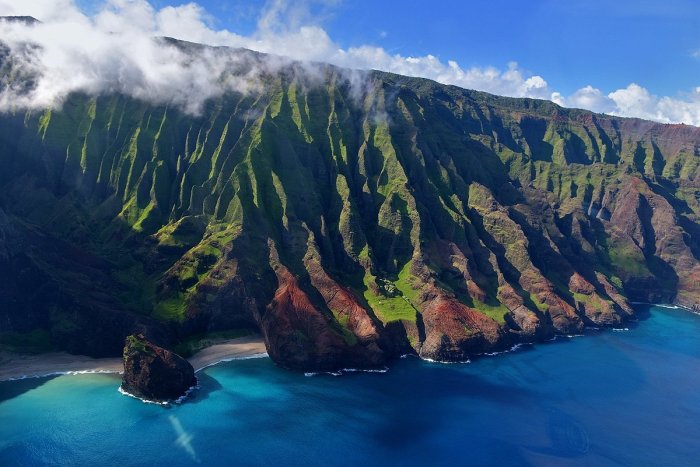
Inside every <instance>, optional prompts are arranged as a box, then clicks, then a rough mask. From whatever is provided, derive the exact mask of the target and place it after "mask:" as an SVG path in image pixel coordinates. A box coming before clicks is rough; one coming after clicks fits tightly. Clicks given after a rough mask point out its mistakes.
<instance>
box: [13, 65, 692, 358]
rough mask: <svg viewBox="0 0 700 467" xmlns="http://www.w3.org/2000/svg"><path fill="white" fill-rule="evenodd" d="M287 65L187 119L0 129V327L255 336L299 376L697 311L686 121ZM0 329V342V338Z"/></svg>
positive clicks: (145, 117) (83, 101) (100, 345)
mask: <svg viewBox="0 0 700 467" xmlns="http://www.w3.org/2000/svg"><path fill="white" fill-rule="evenodd" d="M317 71H318V73H317V74H320V75H321V76H320V77H318V76H313V77H311V76H309V75H308V73H306V72H305V71H304V69H303V68H301V67H299V66H297V65H294V64H291V65H289V66H288V67H286V68H283V69H281V70H280V71H279V72H277V73H274V74H266V75H264V76H263V77H262V78H261V80H262V81H261V83H259V84H260V86H259V88H260V90H259V91H256V92H253V93H251V94H247V95H241V94H235V93H231V94H228V95H226V96H225V97H222V98H220V99H216V100H212V101H210V102H207V103H206V106H205V109H204V111H203V113H202V114H201V116H197V117H195V116H191V115H187V114H185V113H183V112H181V111H180V110H178V109H177V108H168V107H158V106H154V105H151V104H148V103H145V102H138V101H135V100H132V99H129V98H127V97H124V96H120V95H109V96H100V97H88V96H82V95H74V96H71V97H70V98H69V99H68V101H67V102H66V103H65V105H64V106H63V107H62V109H60V110H46V111H28V112H25V111H16V112H15V113H12V114H4V115H1V116H0V168H1V169H2V170H1V171H0V188H1V189H0V239H2V242H1V243H0V266H2V267H1V268H0V269H1V272H0V275H1V276H2V277H1V279H2V280H1V281H0V282H1V283H0V332H2V333H4V334H5V335H7V336H10V335H12V336H15V337H16V336H17V335H18V334H21V333H29V332H32V331H35V330H36V329H44V330H46V331H48V332H49V333H50V336H51V341H52V343H53V345H54V346H57V347H60V348H65V349H68V350H70V351H74V352H87V353H90V354H93V355H108V354H117V355H118V354H119V352H120V351H121V343H122V342H123V339H124V337H125V336H126V335H128V334H130V333H132V332H136V331H139V332H145V333H146V334H147V335H148V336H149V338H151V339H155V340H156V341H157V342H161V343H166V344H167V343H170V344H174V343H176V342H181V341H183V340H185V339H187V338H188V337H190V336H192V335H199V334H201V333H207V332H216V331H223V330H230V329H241V328H248V329H255V330H259V331H260V332H262V334H263V336H264V337H265V339H266V342H267V345H268V350H269V353H270V355H271V356H272V357H273V358H274V359H275V360H276V361H277V362H279V363H280V364H282V365H285V366H288V367H292V368H298V369H334V368H338V367H346V366H362V367H368V366H378V365H382V364H383V363H384V362H385V361H386V360H387V359H389V358H391V357H394V356H396V355H399V354H401V353H406V352H416V353H418V354H419V355H421V356H423V357H425V358H432V359H436V360H459V359H464V358H467V357H469V356H470V355H474V354H477V353H482V352H490V351H494V350H499V349H503V348H506V347H508V346H510V345H512V344H514V343H517V342H523V341H533V340H539V339H544V338H549V337H551V336H553V335H555V334H559V333H571V332H577V331H580V330H581V329H582V328H583V327H585V326H614V325H618V324H620V323H621V322H622V321H623V320H625V319H626V318H628V317H630V316H631V315H632V313H633V312H632V309H631V308H630V306H629V304H628V301H655V302H659V301H663V302H677V303H680V304H683V305H686V306H694V305H696V304H697V303H700V285H699V284H698V282H697V281H698V279H700V264H699V263H698V258H699V257H700V256H699V254H700V248H699V246H700V245H698V240H699V239H700V236H699V232H700V224H699V223H698V219H699V217H698V214H699V213H700V201H699V200H700V185H699V184H698V182H696V176H697V174H698V171H699V170H700V169H699V167H700V164H699V162H700V129H697V128H694V127H688V126H682V125H660V124H655V123H651V122H646V121H641V120H633V119H621V118H614V117H608V116H603V115H597V114H592V113H590V112H585V111H579V110H567V109H562V108H560V107H558V106H556V105H555V104H552V103H551V102H545V101H536V100H530V99H510V98H503V97H497V96H492V95H488V94H484V93H480V92H475V91H467V90H463V89H459V88H455V87H451V86H443V85H439V84H437V83H434V82H432V81H428V80H424V79H416V78H406V77H402V76H397V75H392V74H387V73H381V72H370V73H368V74H367V76H366V77H365V81H366V82H365V84H364V87H363V90H362V91H361V92H358V89H357V88H356V87H353V86H351V85H350V83H349V82H348V80H346V79H345V77H344V76H345V73H344V72H343V71H342V70H338V69H335V68H332V67H322V66H319V67H318V70H317ZM0 335H2V334H0Z"/></svg>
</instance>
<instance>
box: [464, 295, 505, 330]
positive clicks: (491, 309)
mask: <svg viewBox="0 0 700 467" xmlns="http://www.w3.org/2000/svg"><path fill="white" fill-rule="evenodd" d="M472 301H473V307H474V308H476V309H477V310H479V311H480V312H482V313H483V314H485V315H486V316H488V317H489V318H491V319H492V320H494V321H496V322H497V323H499V324H505V322H506V321H505V316H506V315H507V314H508V313H509V312H510V310H508V308H506V306H505V305H503V304H502V303H500V302H497V303H484V302H482V301H480V300H477V299H472Z"/></svg>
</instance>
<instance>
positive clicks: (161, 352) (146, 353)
mask: <svg viewBox="0 0 700 467" xmlns="http://www.w3.org/2000/svg"><path fill="white" fill-rule="evenodd" d="M196 384H197V379H196V378H195V376H194V368H192V365H190V363H189V362H188V361H187V360H185V359H184V358H182V357H181V356H179V355H178V354H176V353H175V352H171V351H169V350H166V349H164V348H162V347H158V346H157V345H155V344H153V343H152V342H150V341H148V340H147V339H146V338H145V337H144V336H143V335H142V334H138V335H131V336H128V337H127V338H126V343H125V345H124V376H123V378H122V386H121V388H122V390H123V391H125V392H127V393H129V394H131V395H133V396H137V397H140V398H143V399H147V400H149V401H153V402H168V401H173V400H176V399H178V398H180V397H182V396H184V395H185V394H187V391H188V390H189V389H190V388H192V387H193V386H195V385H196Z"/></svg>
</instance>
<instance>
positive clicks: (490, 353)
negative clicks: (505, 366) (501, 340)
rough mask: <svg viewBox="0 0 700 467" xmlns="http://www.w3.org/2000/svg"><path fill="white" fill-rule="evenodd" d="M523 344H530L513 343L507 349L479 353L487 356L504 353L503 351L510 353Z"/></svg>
mask: <svg viewBox="0 0 700 467" xmlns="http://www.w3.org/2000/svg"><path fill="white" fill-rule="evenodd" d="M524 345H530V344H529V343H521V344H515V345H514V346H513V347H511V348H510V349H508V350H501V351H500V352H485V353H482V354H480V355H484V356H487V357H493V356H495V355H501V354H504V353H511V352H515V351H516V350H518V349H519V348H521V347H522V346H524Z"/></svg>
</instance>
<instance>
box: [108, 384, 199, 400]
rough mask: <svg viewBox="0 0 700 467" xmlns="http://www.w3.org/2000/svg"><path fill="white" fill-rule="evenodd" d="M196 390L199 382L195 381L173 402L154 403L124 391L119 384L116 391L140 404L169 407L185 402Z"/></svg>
mask: <svg viewBox="0 0 700 467" xmlns="http://www.w3.org/2000/svg"><path fill="white" fill-rule="evenodd" d="M197 389H199V380H197V382H196V383H195V384H194V385H192V386H190V387H189V388H187V391H185V393H184V394H183V395H182V396H180V397H178V398H177V399H175V400H169V401H154V400H151V399H146V398H143V397H139V396H137V395H136V394H132V393H130V392H129V391H127V390H125V389H124V388H123V387H122V386H121V384H120V385H119V389H118V391H119V393H120V394H123V395H125V396H129V397H133V398H134V399H138V400H140V401H141V402H143V403H144V404H155V405H164V406H165V405H171V404H182V403H183V402H184V401H185V399H187V397H189V395H190V394H192V392H193V391H195V390H197Z"/></svg>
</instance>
